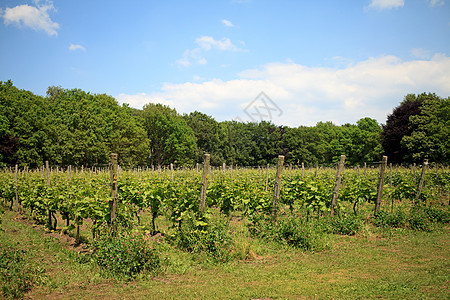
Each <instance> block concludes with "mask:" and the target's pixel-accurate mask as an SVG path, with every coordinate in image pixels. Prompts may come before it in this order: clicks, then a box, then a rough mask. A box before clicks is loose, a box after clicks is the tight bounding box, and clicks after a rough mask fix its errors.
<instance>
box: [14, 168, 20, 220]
mask: <svg viewBox="0 0 450 300" xmlns="http://www.w3.org/2000/svg"><path fill="white" fill-rule="evenodd" d="M18 173H19V166H18V165H17V164H16V169H15V172H14V176H15V179H16V184H15V190H16V197H15V198H14V211H15V212H18V211H19V190H18V182H17V181H18V180H17V176H18Z"/></svg>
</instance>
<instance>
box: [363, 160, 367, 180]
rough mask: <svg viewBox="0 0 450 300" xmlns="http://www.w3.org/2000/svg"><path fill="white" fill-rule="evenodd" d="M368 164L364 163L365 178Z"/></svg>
mask: <svg viewBox="0 0 450 300" xmlns="http://www.w3.org/2000/svg"><path fill="white" fill-rule="evenodd" d="M366 171H367V163H366V162H364V178H366Z"/></svg>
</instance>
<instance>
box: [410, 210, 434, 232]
mask: <svg viewBox="0 0 450 300" xmlns="http://www.w3.org/2000/svg"><path fill="white" fill-rule="evenodd" d="M408 223H409V227H410V228H411V229H413V230H418V231H431V230H432V227H431V226H432V223H431V220H430V217H429V216H428V214H427V213H426V212H425V211H424V210H423V209H421V208H419V207H417V208H414V209H412V210H411V211H410V215H409V218H408Z"/></svg>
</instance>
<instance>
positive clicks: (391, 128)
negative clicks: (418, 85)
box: [381, 94, 423, 163]
mask: <svg viewBox="0 0 450 300" xmlns="http://www.w3.org/2000/svg"><path fill="white" fill-rule="evenodd" d="M422 95H423V94H422ZM422 95H421V96H419V97H416V96H415V95H414V94H408V95H406V97H405V98H404V100H403V101H402V102H401V103H400V105H399V106H397V107H396V108H394V110H393V112H392V114H390V115H388V117H387V121H386V125H383V126H382V134H381V135H382V146H383V149H384V154H385V155H387V156H388V157H389V161H391V162H393V163H402V162H403V161H404V159H405V156H406V155H407V153H408V149H407V148H405V147H404V146H402V142H401V141H402V139H403V137H404V136H410V135H411V133H412V132H413V129H412V128H411V127H410V126H409V119H410V117H411V116H415V115H418V114H419V113H420V106H421V105H422V101H423V99H422Z"/></svg>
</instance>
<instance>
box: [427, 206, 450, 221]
mask: <svg viewBox="0 0 450 300" xmlns="http://www.w3.org/2000/svg"><path fill="white" fill-rule="evenodd" d="M424 212H425V213H426V214H427V215H428V217H429V219H430V221H432V222H434V223H442V224H448V223H450V212H449V211H448V209H447V210H445V208H439V207H434V206H431V207H425V208H424Z"/></svg>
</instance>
